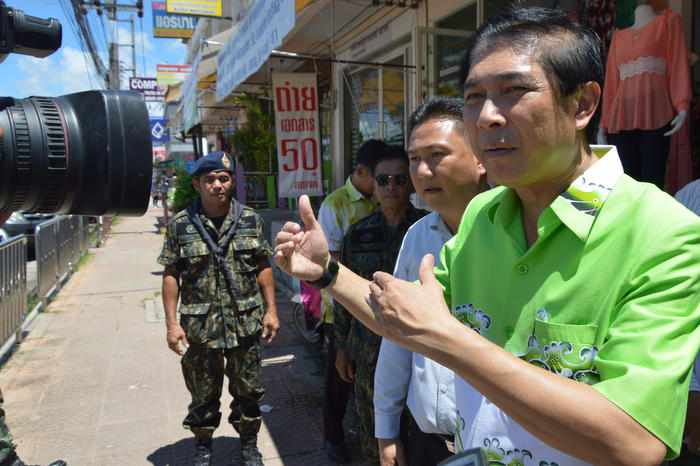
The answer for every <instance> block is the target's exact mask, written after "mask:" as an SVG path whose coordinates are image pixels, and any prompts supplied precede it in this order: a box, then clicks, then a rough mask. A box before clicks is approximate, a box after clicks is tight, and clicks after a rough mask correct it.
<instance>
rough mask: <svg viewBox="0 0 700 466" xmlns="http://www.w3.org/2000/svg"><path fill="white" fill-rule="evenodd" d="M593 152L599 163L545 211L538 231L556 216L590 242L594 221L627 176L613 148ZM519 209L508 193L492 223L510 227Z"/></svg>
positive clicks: (495, 209)
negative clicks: (614, 190) (616, 186)
mask: <svg viewBox="0 0 700 466" xmlns="http://www.w3.org/2000/svg"><path fill="white" fill-rule="evenodd" d="M591 149H592V151H593V155H595V156H596V157H598V158H599V160H598V161H597V162H596V163H594V164H593V165H592V166H591V167H589V168H588V170H586V171H585V172H584V173H583V174H581V176H579V177H578V178H576V179H575V180H574V182H573V183H571V185H570V186H569V187H568V188H567V189H566V191H564V192H563V193H561V194H560V195H559V196H558V197H557V198H556V199H554V201H553V202H552V204H551V205H550V206H549V209H545V211H544V212H543V213H542V215H541V216H540V220H539V225H538V228H540V229H543V228H544V229H546V228H547V226H548V225H549V224H551V223H552V221H554V220H556V219H554V218H552V217H553V216H552V215H551V214H552V213H553V214H554V216H556V217H558V219H559V220H560V221H561V222H562V223H563V224H564V225H566V226H567V227H568V228H569V229H570V230H571V231H572V232H573V233H574V234H575V235H576V236H577V237H578V238H579V239H581V241H586V240H587V239H588V235H589V233H590V231H591V227H592V226H593V222H594V221H595V218H596V217H597V215H598V213H599V212H600V210H601V208H602V207H603V205H604V204H605V201H606V200H607V198H608V196H609V195H610V193H611V192H612V190H613V188H614V187H615V185H616V184H617V182H618V180H619V179H620V177H621V176H622V175H623V173H624V172H623V169H622V163H621V162H620V157H619V155H618V154H617V149H616V148H615V147H614V146H591ZM519 209H520V202H519V199H518V197H517V195H516V194H515V191H513V190H512V189H506V190H505V192H504V193H503V195H502V196H501V197H500V200H499V201H498V202H497V203H496V204H495V205H494V206H493V208H492V210H491V212H490V216H491V220H492V221H493V222H498V223H500V224H502V225H508V224H510V223H511V222H512V221H513V220H514V218H515V217H516V215H517V214H518V212H519ZM550 209H551V212H550Z"/></svg>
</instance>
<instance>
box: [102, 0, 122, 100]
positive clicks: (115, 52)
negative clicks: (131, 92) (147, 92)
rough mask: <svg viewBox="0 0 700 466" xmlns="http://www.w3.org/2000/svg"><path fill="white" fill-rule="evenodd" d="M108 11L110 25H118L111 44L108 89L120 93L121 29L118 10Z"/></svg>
mask: <svg viewBox="0 0 700 466" xmlns="http://www.w3.org/2000/svg"><path fill="white" fill-rule="evenodd" d="M105 3H106V2H105ZM108 11H109V21H110V23H111V24H115V25H117V27H115V28H114V34H113V35H112V42H111V43H110V44H109V83H108V84H107V88H108V89H114V90H117V91H118V90H119V89H120V88H121V73H120V70H119V27H118V24H117V22H116V21H117V9H116V8H111V9H109V10H108Z"/></svg>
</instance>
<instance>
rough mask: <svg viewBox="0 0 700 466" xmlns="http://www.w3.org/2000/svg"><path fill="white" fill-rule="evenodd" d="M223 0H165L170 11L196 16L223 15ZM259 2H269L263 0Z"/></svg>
mask: <svg viewBox="0 0 700 466" xmlns="http://www.w3.org/2000/svg"><path fill="white" fill-rule="evenodd" d="M222 3H223V2H222V0H165V5H166V10H167V12H168V13H176V14H179V15H194V16H216V17H221V16H222V10H223V8H222V5H221V4H222ZM258 3H267V2H266V0H261V1H260V2H258Z"/></svg>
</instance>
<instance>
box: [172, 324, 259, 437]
mask: <svg viewBox="0 0 700 466" xmlns="http://www.w3.org/2000/svg"><path fill="white" fill-rule="evenodd" d="M259 338H260V336H259V335H255V336H252V337H247V338H241V340H240V345H239V346H237V347H236V348H231V349H226V350H221V349H210V348H207V347H206V345H201V344H199V345H197V344H191V345H190V346H189V347H188V348H187V352H186V353H185V355H184V356H183V357H182V360H181V364H182V373H183V375H184V377H185V384H186V385H187V389H188V390H189V391H190V394H191V395H192V402H191V403H190V405H189V406H188V408H187V417H185V420H184V421H183V426H184V427H185V428H188V429H191V430H193V432H195V435H197V432H196V431H201V430H207V431H212V432H213V431H214V429H216V428H217V427H218V426H219V422H220V421H221V409H220V407H221V402H220V399H221V392H222V387H223V382H224V375H225V376H226V377H227V378H228V389H229V393H230V394H231V396H232V397H233V401H232V402H231V414H230V415H229V418H228V420H229V422H230V423H231V425H233V427H234V429H236V431H237V432H238V433H239V434H240V435H241V437H252V436H255V435H257V433H258V431H259V430H260V425H261V423H262V415H261V414H260V407H259V403H260V400H261V399H262V397H263V395H264V394H265V389H264V388H263V386H262V384H261V383H260V375H261V365H260V363H261V360H262V359H261V357H262V349H261V346H260V341H259Z"/></svg>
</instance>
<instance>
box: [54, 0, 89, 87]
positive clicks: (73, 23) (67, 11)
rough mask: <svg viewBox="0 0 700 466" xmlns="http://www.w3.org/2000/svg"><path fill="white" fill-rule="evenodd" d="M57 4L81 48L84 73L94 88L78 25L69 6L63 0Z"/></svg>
mask: <svg viewBox="0 0 700 466" xmlns="http://www.w3.org/2000/svg"><path fill="white" fill-rule="evenodd" d="M59 4H60V5H61V9H62V10H63V14H64V15H65V17H66V20H67V21H68V25H69V26H70V27H71V29H72V30H73V33H74V34H75V36H76V37H77V39H78V45H79V46H80V49H81V52H82V53H81V56H82V57H83V62H84V63H85V73H86V74H87V76H88V81H89V83H90V87H91V88H94V87H95V84H94V83H93V78H92V73H91V72H90V71H91V70H90V65H89V64H88V61H87V51H86V50H85V43H84V40H83V37H82V35H81V34H80V32H79V27H78V25H77V23H76V21H75V19H74V18H73V15H72V14H71V8H70V6H68V5H66V4H64V0H59Z"/></svg>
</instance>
